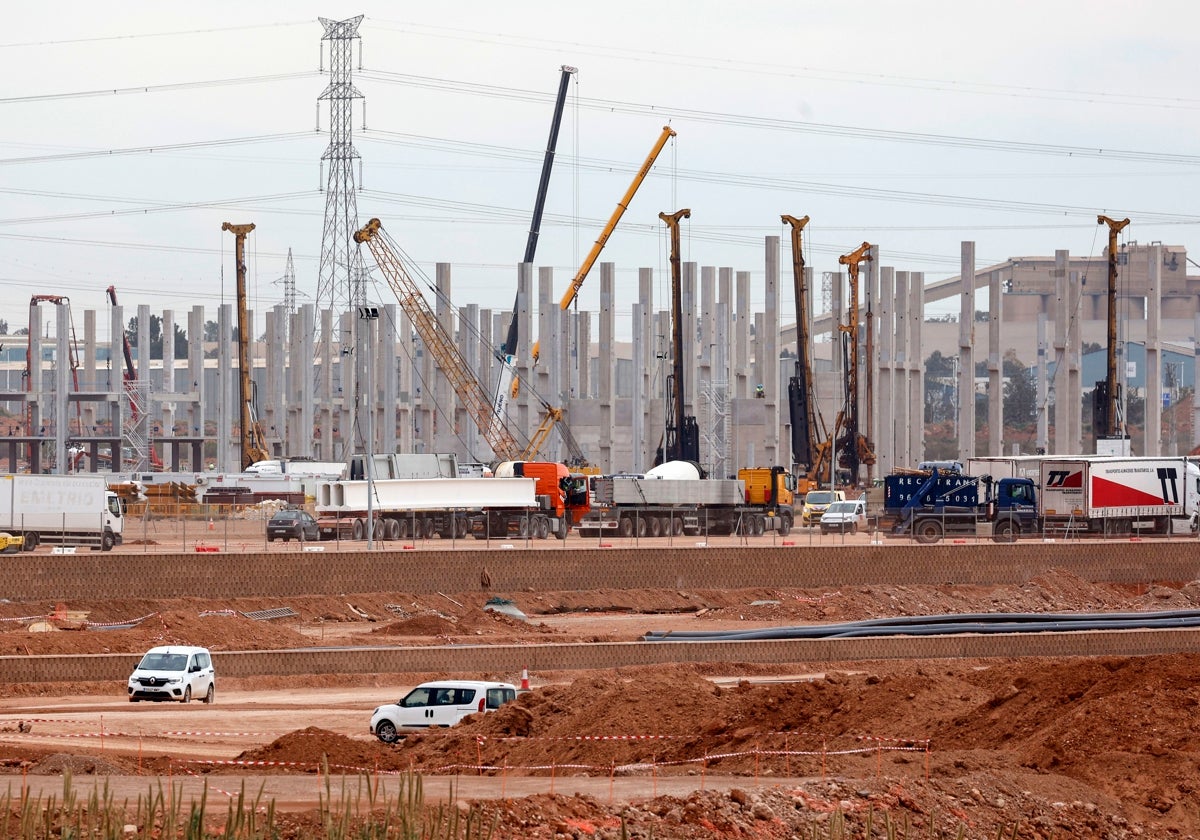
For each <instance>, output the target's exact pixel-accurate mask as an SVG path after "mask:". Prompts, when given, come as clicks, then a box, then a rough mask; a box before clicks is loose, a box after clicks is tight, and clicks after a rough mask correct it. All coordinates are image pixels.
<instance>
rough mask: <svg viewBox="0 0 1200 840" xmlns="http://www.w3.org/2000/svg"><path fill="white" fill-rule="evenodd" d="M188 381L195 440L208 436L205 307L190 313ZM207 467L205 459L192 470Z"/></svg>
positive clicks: (190, 424) (190, 423)
mask: <svg viewBox="0 0 1200 840" xmlns="http://www.w3.org/2000/svg"><path fill="white" fill-rule="evenodd" d="M187 375H188V381H187V383H186V384H185V386H184V387H185V388H186V390H187V424H188V434H189V435H190V436H191V437H193V438H204V437H206V436H207V432H206V427H205V423H204V421H205V414H204V406H205V400H204V394H205V388H204V307H203V306H193V307H192V308H191V310H190V311H189V312H188V373H187ZM205 467H207V464H205V463H204V458H203V457H201V458H200V460H199V462H198V463H194V464H192V469H193V470H195V471H197V472H199V471H201V470H203V469H205Z"/></svg>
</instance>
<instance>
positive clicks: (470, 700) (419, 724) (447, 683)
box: [371, 680, 517, 744]
mask: <svg viewBox="0 0 1200 840" xmlns="http://www.w3.org/2000/svg"><path fill="white" fill-rule="evenodd" d="M516 696H517V689H516V686H513V685H511V684H509V683H500V682H481V681H476V680H439V681H437V682H427V683H421V684H420V685H419V686H417V687H416V688H414V689H413V690H412V691H410V692H408V694H406V695H404V696H403V697H401V698H400V699H399V700H397V701H396V702H395V703H388V704H387V705H385V706H380V707H379V708H377V709H376V710H375V712H374V714H372V715H371V734H372V735H374V736H375V737H376V738H378V739H379V740H380V741H383V742H384V743H385V744H392V743H395V742H396V740H397V739H398V738H399V737H400V736H399V734H398V730H401V729H421V728H425V727H430V726H453V725H454V724H456V723H458V722H459V721H460V720H462V719H463V718H465V717H466V716H467V715H471V714H475V713H476V712H493V711H495V710H496V709H499V708H500V707H501V706H503V705H504V704H505V703H507V702H508V701H510V700H512V699H513V698H515V697H516Z"/></svg>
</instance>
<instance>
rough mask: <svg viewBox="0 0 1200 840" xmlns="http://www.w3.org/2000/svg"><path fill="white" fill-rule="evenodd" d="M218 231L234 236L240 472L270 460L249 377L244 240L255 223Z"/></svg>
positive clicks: (225, 224) (249, 330)
mask: <svg viewBox="0 0 1200 840" xmlns="http://www.w3.org/2000/svg"><path fill="white" fill-rule="evenodd" d="M221 230H227V231H229V232H230V233H232V234H233V236H234V240H233V241H234V245H233V254H234V262H235V264H236V266H237V307H238V383H239V388H240V391H239V397H240V399H239V402H240V406H239V408H240V414H239V418H240V419H239V423H240V425H241V442H242V469H243V470H244V469H246V467H248V466H250V465H251V464H253V463H255V462H257V461H265V460H267V459H268V458H270V457H271V456H270V453H268V452H267V443H266V439H265V438H264V437H263V432H262V427H261V426H259V424H258V409H257V406H256V405H255V400H254V383H253V381H252V380H251V378H250V365H251V363H252V360H251V359H250V333H251V329H252V328H251V326H250V309H249V306H248V305H247V303H246V237H247V236H248V235H249V233H250V231H252V230H254V224H253V223H249V224H244V225H235V224H230V223H229V222H225V223H223V224H222V225H221Z"/></svg>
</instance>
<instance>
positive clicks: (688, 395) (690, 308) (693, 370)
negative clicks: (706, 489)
mask: <svg viewBox="0 0 1200 840" xmlns="http://www.w3.org/2000/svg"><path fill="white" fill-rule="evenodd" d="M698 280H699V270H698V267H697V265H696V263H694V262H685V263H684V264H683V279H682V289H681V297H680V301H681V303H682V305H683V411H684V414H686V415H689V416H692V417H698V416H699V414H700V411H699V408H698V406H699V405H700V390H699V389H700V381H699V364H698V358H697V354H696V305H697V303H698V298H697V296H696V291H697V289H696V286H697V282H698ZM676 422H682V418H679V419H678V420H677V421H676ZM681 428H682V427H681ZM701 457H704V456H703V453H701Z"/></svg>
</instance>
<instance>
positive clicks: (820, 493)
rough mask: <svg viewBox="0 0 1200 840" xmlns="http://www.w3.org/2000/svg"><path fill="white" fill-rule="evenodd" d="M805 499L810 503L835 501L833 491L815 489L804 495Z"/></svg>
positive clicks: (825, 503) (819, 503) (817, 503)
mask: <svg viewBox="0 0 1200 840" xmlns="http://www.w3.org/2000/svg"><path fill="white" fill-rule="evenodd" d="M804 501H805V502H807V503H808V504H810V505H827V504H829V503H830V502H832V501H833V491H832V490H813V491H812V492H810V493H809V494H808V495H807V496H805V497H804Z"/></svg>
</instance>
